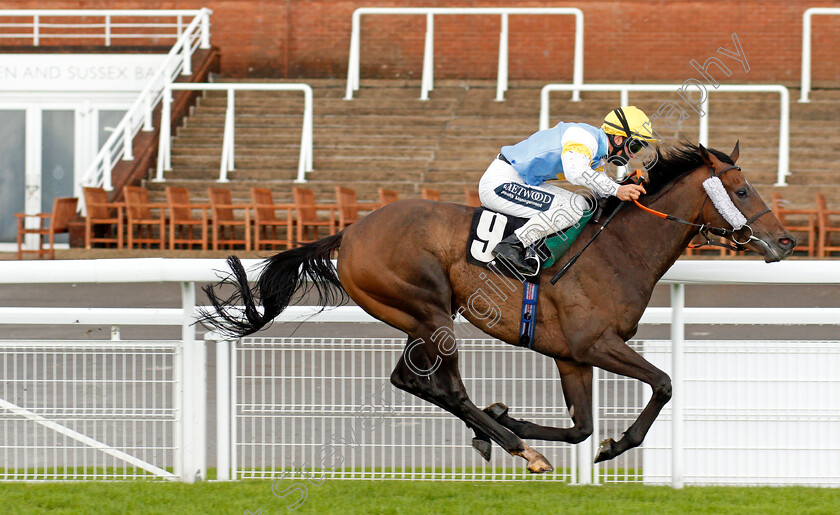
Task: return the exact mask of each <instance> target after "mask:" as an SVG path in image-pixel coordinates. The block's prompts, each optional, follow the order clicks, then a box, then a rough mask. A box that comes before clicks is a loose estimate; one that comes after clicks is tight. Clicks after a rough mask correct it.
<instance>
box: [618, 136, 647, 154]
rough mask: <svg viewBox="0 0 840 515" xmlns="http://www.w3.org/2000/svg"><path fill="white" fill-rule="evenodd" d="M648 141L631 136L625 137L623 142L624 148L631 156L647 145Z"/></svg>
mask: <svg viewBox="0 0 840 515" xmlns="http://www.w3.org/2000/svg"><path fill="white" fill-rule="evenodd" d="M647 146H648V143H647V141H645V140H641V139H636V138H633V137H630V138H627V139H626V140H625V142H624V148H625V150H627V153H628V154H630V155H631V156H633V155H636V154H638V153H639V152H641V151H642V149H643V148H645V147H647Z"/></svg>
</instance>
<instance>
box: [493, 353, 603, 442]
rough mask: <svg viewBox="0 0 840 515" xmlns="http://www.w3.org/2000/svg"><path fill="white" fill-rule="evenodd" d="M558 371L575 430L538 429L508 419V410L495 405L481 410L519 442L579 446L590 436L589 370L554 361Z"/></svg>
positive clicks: (581, 365)
mask: <svg viewBox="0 0 840 515" xmlns="http://www.w3.org/2000/svg"><path fill="white" fill-rule="evenodd" d="M554 361H555V363H556V364H557V369H558V370H559V371H560V383H561V385H562V387H563V397H564V398H565V399H566V406H568V408H569V415H570V416H571V417H572V422H573V423H574V426H572V427H569V428H559V427H549V426H541V425H539V424H535V423H533V422H528V421H527V420H519V419H515V418H513V417H510V416H508V414H507V411H508V410H507V406H505V405H504V404H501V403H498V402H497V403H495V404H492V405H490V406H488V407H487V408H485V409H484V411H485V412H487V413H489V414H490V415H491V416H493V418H495V419H496V420H497V421H498V422H499V423H500V424H502V425H503V426H505V427H506V428H508V429H510V430H511V431H513V432H514V433H516V436H518V437H520V438H531V439H536V440H550V441H556V442H568V443H580V442H582V441H584V440H586V439H587V438H589V436H590V435H591V434H592V367H591V366H590V365H584V364H581V363H575V362H573V361H564V360H559V359H557V360H554Z"/></svg>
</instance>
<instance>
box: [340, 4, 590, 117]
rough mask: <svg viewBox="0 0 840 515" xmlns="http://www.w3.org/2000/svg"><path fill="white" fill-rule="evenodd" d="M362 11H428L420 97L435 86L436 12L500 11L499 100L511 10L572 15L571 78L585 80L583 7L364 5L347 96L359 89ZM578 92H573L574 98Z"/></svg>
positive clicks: (356, 17) (353, 37)
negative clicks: (572, 64)
mask: <svg viewBox="0 0 840 515" xmlns="http://www.w3.org/2000/svg"><path fill="white" fill-rule="evenodd" d="M363 14H391V15H425V16H426V42H425V47H424V52H423V77H422V80H421V83H422V85H421V92H420V100H428V99H429V91H431V90H432V89H434V84H433V83H434V39H435V21H434V17H435V15H452V14H458V15H464V14H466V15H499V16H501V32H500V35H499V70H498V78H497V85H496V100H497V101H503V100H504V99H505V91H507V89H508V16H509V15H511V14H516V15H520V14H533V15H573V16H574V17H575V39H574V41H575V49H574V71H573V76H572V82H573V83H574V84H577V85H581V84H583V11H581V10H580V9H577V8H573V7H463V8H461V7H361V8H359V9H356V10H355V11H353V28H352V32H351V34H350V60H349V63H348V66H347V92H346V94H345V96H344V99H345V100H352V99H353V92H354V91H356V90H358V89H359V63H360V55H359V54H360V52H361V17H362V15H363ZM578 99H579V92H578V91H575V92H574V100H578Z"/></svg>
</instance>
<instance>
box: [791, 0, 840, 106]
mask: <svg viewBox="0 0 840 515" xmlns="http://www.w3.org/2000/svg"><path fill="white" fill-rule="evenodd" d="M830 14H834V15H840V7H811V8H810V9H805V13H804V14H802V74H801V81H802V84H801V88H800V89H801V93H800V96H799V101H800V102H810V101H811V100H810V99H809V98H808V94H809V93H810V92H811V18H812V17H814V16H815V15H830Z"/></svg>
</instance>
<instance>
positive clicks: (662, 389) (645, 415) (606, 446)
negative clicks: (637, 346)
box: [583, 335, 671, 463]
mask: <svg viewBox="0 0 840 515" xmlns="http://www.w3.org/2000/svg"><path fill="white" fill-rule="evenodd" d="M583 361H585V362H586V363H589V364H591V365H594V366H596V367H598V368H602V369H604V370H607V371H609V372H613V373H615V374H621V375H623V376H627V377H632V378H633V379H638V380H639V381H642V382H645V383H647V384H649V385H650V387H651V388H652V389H653V395H651V397H650V400H649V401H648V403H647V406H645V409H644V410H642V413H641V414H640V415H639V417H638V418H637V419H636V421H635V422H633V424H632V425H631V426H630V427H629V428H628V429H627V431H625V432H624V435H623V436H622V437H621V439H620V440H619V441H617V442H616V441H614V440H613V439H612V438H609V439H607V440H604V441H603V442H602V443H601V446H600V448H599V449H598V455H597V456H596V457H595V463H598V462H600V461H606V460H610V459H612V458H615V457H616V456H618V455H619V454H621V453H623V452H625V451H627V450H629V449H632V448H634V447H638V446H639V445H641V443H642V440H644V438H645V435H646V434H647V432H648V430H649V429H650V426H651V425H652V424H653V421H654V420H656V417H657V416H658V415H659V412H660V411H661V410H662V407H663V406H665V404H666V403H667V402H668V400H669V399H670V398H671V378H670V377H668V374H666V373H665V372H663V371H661V370H659V369H658V368H656V367H655V366H653V365H651V364H650V362H648V361H647V360H646V359H645V358H643V357H642V356H640V355H639V354H638V353H637V352H636V351H634V350H633V349H631V348H630V347H629V346H628V345H627V343H625V342H624V341H623V340H622V339H621V338H619V337H618V336H617V335H612V336H606V335H605V336H604V337H603V338H602V339H601V340H600V341H598V342H597V343H595V345H593V346H592V347H591V348H590V349H589V351H588V352H587V353H586V354H585V355H584V356H583Z"/></svg>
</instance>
